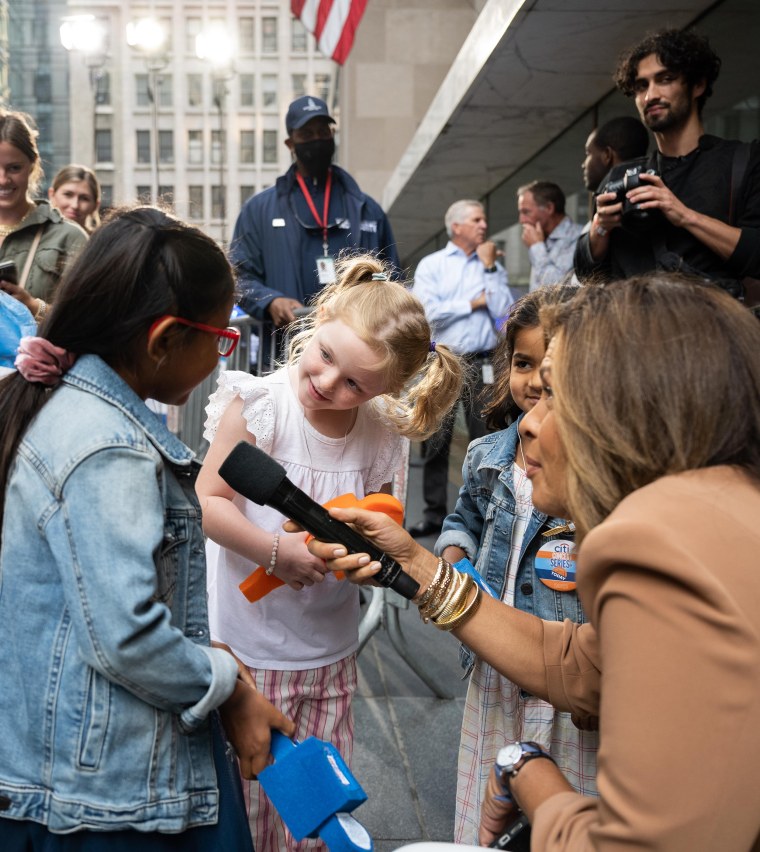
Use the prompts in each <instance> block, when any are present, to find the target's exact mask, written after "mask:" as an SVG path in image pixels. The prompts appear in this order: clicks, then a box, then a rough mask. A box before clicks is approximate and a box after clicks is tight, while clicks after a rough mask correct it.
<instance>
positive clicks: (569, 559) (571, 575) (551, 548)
mask: <svg viewBox="0 0 760 852" xmlns="http://www.w3.org/2000/svg"><path fill="white" fill-rule="evenodd" d="M533 564H534V567H535V570H536V574H538V579H539V580H540V581H541V582H542V583H543V584H544V585H545V586H548V587H549V588H550V589H554V591H555V592H572V591H574V590H575V585H576V583H575V544H574V543H573V542H572V541H567V540H566V539H563V538H557V539H554V541H547V542H544V543H543V544H542V545H541V549H540V550H539V551H538V553H537V554H536V559H535V561H534V563H533Z"/></svg>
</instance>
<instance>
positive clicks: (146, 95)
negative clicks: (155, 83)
mask: <svg viewBox="0 0 760 852" xmlns="http://www.w3.org/2000/svg"><path fill="white" fill-rule="evenodd" d="M135 97H136V102H137V106H139V107H146V106H150V105H151V102H152V100H153V99H152V98H151V96H150V83H149V82H148V75H147V74H135Z"/></svg>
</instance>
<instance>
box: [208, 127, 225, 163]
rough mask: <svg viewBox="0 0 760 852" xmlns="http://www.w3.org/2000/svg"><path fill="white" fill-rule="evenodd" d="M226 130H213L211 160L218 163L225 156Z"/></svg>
mask: <svg viewBox="0 0 760 852" xmlns="http://www.w3.org/2000/svg"><path fill="white" fill-rule="evenodd" d="M225 135H226V134H225V132H224V130H212V131H211V162H212V163H213V164H214V165H218V164H219V163H221V162H222V157H223V156H224V146H225V145H226V144H227V143H226V139H225Z"/></svg>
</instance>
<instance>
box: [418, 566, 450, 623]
mask: <svg viewBox="0 0 760 852" xmlns="http://www.w3.org/2000/svg"><path fill="white" fill-rule="evenodd" d="M442 562H443V575H442V577H441V579H440V582H439V583H438V585H437V587H436V588H435V590H434V591H433V593H432V595H431V597H430V598H429V599H428V600H427V602H426V603H425V604H424V605H423V606H421V607H420V608H419V611H420V618H421V619H422V620H423V621H424V622H425V623H426V624H427V622H428V621H429V620H430V618H431V616H432V615H433V614H434V613H435V612H437V611H438V609H439V608H440V606H441V602H442V601H443V600H445V599H447V597H448V594H449V587H450V586H451V583H452V582H453V581H454V579H455V578H454V575H455V574H456V571H454V568H453V567H452V565H451V563H450V562H447V561H446V560H445V559H444V560H442Z"/></svg>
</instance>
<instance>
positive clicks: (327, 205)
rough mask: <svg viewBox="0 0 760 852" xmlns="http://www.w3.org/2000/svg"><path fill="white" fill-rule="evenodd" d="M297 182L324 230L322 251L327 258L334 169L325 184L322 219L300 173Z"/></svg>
mask: <svg viewBox="0 0 760 852" xmlns="http://www.w3.org/2000/svg"><path fill="white" fill-rule="evenodd" d="M296 180H297V181H298V185H299V186H300V187H301V192H302V193H303V197H304V198H305V199H306V203H307V204H308V205H309V210H311V215H312V216H313V217H314V220H315V221H316V223H317V225H319V227H320V228H321V229H322V250H323V251H324V253H325V257H327V256H328V255H327V248H328V246H327V213H328V210H329V209H330V190H331V189H332V169H328V170H327V181H326V182H325V204H324V211H323V214H322V218H321V219H320V218H319V213H317V208H316V207H315V206H314V201H313V200H312V198H311V193H310V192H309V188H308V187H307V186H306V181H305V180H304V179H303V175H302V174H301V173H300V172H298V171H297V172H296Z"/></svg>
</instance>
